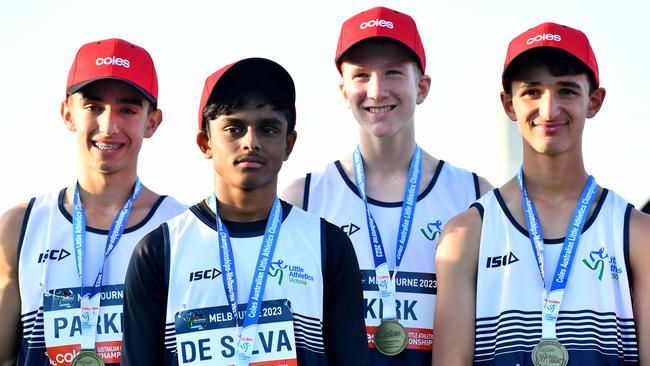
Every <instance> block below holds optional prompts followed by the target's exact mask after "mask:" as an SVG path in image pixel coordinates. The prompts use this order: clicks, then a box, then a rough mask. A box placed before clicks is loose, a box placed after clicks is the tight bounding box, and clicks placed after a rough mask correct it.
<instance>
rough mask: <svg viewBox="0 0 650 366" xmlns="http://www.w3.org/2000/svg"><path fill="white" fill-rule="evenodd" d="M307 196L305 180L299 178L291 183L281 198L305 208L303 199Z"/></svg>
mask: <svg viewBox="0 0 650 366" xmlns="http://www.w3.org/2000/svg"><path fill="white" fill-rule="evenodd" d="M304 196H305V178H304V177H302V178H298V179H296V180H294V181H293V182H291V183H290V184H289V185H288V186H287V187H286V188H285V189H284V191H282V193H281V194H280V198H282V199H283V200H284V201H286V202H289V203H290V204H292V205H294V206H296V207H299V208H303V207H302V204H303V198H304Z"/></svg>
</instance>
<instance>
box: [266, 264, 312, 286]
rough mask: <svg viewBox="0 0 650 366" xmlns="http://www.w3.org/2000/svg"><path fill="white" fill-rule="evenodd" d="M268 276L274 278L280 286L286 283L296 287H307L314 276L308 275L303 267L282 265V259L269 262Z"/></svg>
mask: <svg viewBox="0 0 650 366" xmlns="http://www.w3.org/2000/svg"><path fill="white" fill-rule="evenodd" d="M269 276H271V277H274V278H276V279H277V281H278V285H280V286H282V284H283V283H286V282H287V281H289V283H295V284H298V285H307V284H309V283H311V282H313V281H314V276H313V275H312V274H310V273H308V272H307V271H306V270H305V269H304V268H303V267H301V266H300V265H294V264H284V260H283V259H278V260H277V261H275V262H271V267H270V268H269Z"/></svg>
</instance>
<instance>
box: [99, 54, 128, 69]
mask: <svg viewBox="0 0 650 366" xmlns="http://www.w3.org/2000/svg"><path fill="white" fill-rule="evenodd" d="M95 65H97V66H101V65H115V66H122V67H125V68H127V69H128V68H129V67H131V63H130V62H129V60H127V59H125V58H119V57H115V56H113V57H104V58H102V57H98V58H97V60H95Z"/></svg>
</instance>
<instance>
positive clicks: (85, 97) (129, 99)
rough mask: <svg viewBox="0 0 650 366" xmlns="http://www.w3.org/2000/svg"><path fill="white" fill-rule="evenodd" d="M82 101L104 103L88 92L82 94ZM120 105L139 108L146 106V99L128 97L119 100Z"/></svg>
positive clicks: (101, 99)
mask: <svg viewBox="0 0 650 366" xmlns="http://www.w3.org/2000/svg"><path fill="white" fill-rule="evenodd" d="M81 100H82V101H88V100H96V101H98V102H104V99H103V98H101V97H99V96H97V95H93V94H91V93H88V92H83V93H81ZM117 102H118V103H119V104H132V105H137V106H144V99H143V98H138V97H126V98H119V99H118V100H117Z"/></svg>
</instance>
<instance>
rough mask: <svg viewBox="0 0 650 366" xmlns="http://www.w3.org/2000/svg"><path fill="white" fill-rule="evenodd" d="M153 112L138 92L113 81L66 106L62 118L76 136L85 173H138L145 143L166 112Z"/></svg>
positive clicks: (90, 88) (72, 97) (102, 83)
mask: <svg viewBox="0 0 650 366" xmlns="http://www.w3.org/2000/svg"><path fill="white" fill-rule="evenodd" d="M150 109H151V104H150V103H149V102H148V101H147V100H146V99H145V98H144V97H143V96H142V95H141V94H140V93H138V92H137V91H136V90H135V89H133V88H132V87H130V86H129V85H127V84H125V83H123V82H120V81H117V80H110V79H105V80H99V81H96V82H93V83H91V84H89V85H88V86H86V87H84V88H83V89H82V90H81V91H79V92H77V93H74V94H72V95H70V96H69V97H68V100H67V101H64V102H62V104H61V116H62V117H63V120H64V122H65V124H66V126H67V127H68V129H69V130H70V131H74V132H75V133H76V139H77V149H78V151H79V159H80V163H81V166H82V169H92V170H96V171H98V172H100V173H103V174H113V173H117V172H121V171H123V170H125V169H126V170H129V172H135V171H136V170H137V161H138V153H139V152H140V148H141V146H142V139H143V138H145V137H146V138H148V137H151V136H152V135H153V134H154V132H155V131H156V128H158V126H159V125H160V122H161V121H162V112H161V111H160V110H154V111H151V110H150Z"/></svg>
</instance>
